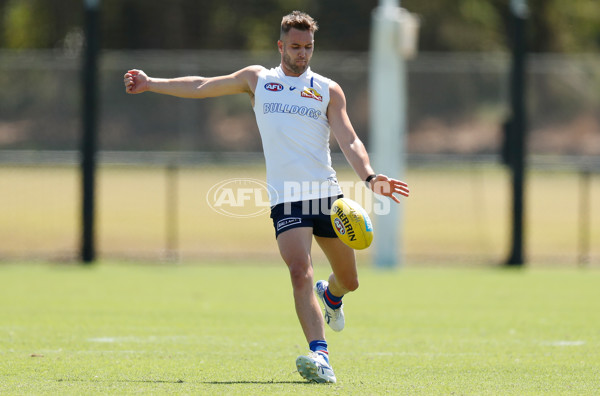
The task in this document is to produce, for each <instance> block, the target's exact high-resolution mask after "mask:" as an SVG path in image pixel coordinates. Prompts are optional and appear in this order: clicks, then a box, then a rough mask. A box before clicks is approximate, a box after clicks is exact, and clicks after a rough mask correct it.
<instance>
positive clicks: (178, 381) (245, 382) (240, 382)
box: [57, 378, 311, 385]
mask: <svg viewBox="0 0 600 396" xmlns="http://www.w3.org/2000/svg"><path fill="white" fill-rule="evenodd" d="M57 382H122V383H140V384H144V383H145V384H184V383H186V381H184V380H125V379H121V380H110V381H109V380H104V381H103V380H98V379H93V380H83V379H62V378H59V379H58V380H57ZM198 382H199V383H202V384H207V385H235V384H257V385H268V384H311V383H310V382H308V381H302V380H298V381H274V380H271V381H243V380H241V381H198ZM188 383H197V381H191V382H188Z"/></svg>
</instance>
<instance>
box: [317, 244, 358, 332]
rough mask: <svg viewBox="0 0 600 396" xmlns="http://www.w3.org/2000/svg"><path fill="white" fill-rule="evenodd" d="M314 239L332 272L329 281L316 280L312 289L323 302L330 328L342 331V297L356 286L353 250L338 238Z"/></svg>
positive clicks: (343, 323)
mask: <svg viewBox="0 0 600 396" xmlns="http://www.w3.org/2000/svg"><path fill="white" fill-rule="evenodd" d="M315 239H316V241H317V243H318V244H319V246H320V247H321V249H322V250H323V252H325V255H326V256H327V259H328V260H329V263H330V264H331V269H332V270H333V273H332V274H331V275H330V276H329V281H324V280H320V281H318V282H317V283H316V285H315V288H314V289H315V292H316V294H317V296H318V297H319V299H320V300H321V302H322V303H323V307H324V318H325V321H326V322H327V324H329V327H331V329H332V330H334V331H342V330H343V329H344V326H345V318H344V311H343V308H342V307H343V304H342V297H344V295H345V294H346V293H348V292H351V291H354V290H356V289H357V288H358V272H357V270H356V258H355V256H354V250H352V248H350V247H348V246H346V245H345V244H344V243H343V242H342V241H340V240H339V239H338V238H324V237H315Z"/></svg>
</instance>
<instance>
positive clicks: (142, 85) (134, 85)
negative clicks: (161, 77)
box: [123, 69, 148, 94]
mask: <svg viewBox="0 0 600 396" xmlns="http://www.w3.org/2000/svg"><path fill="white" fill-rule="evenodd" d="M123 82H124V83H125V92H127V93H128V94H139V93H142V92H146V91H147V90H148V76H147V75H146V73H144V72H143V71H141V70H136V69H133V70H128V71H127V73H125V76H123Z"/></svg>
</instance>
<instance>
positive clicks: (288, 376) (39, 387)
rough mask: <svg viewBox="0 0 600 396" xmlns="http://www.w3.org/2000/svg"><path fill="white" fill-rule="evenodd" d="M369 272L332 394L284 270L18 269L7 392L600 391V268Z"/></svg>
mask: <svg viewBox="0 0 600 396" xmlns="http://www.w3.org/2000/svg"><path fill="white" fill-rule="evenodd" d="M315 266H316V268H315V271H316V274H317V276H318V277H324V276H326V275H327V274H328V270H327V267H326V266H325V265H324V264H323V263H322V262H320V261H319V262H316V263H315ZM360 273H361V287H360V288H359V289H358V290H357V291H356V292H355V293H353V294H350V295H348V296H347V297H346V298H345V304H346V305H345V311H346V316H347V321H346V324H347V327H346V329H345V330H344V331H343V332H341V333H333V332H331V331H329V330H328V331H327V337H328V341H329V344H330V352H331V361H332V364H333V367H334V369H335V370H336V375H337V377H338V383H337V384H335V385H317V384H308V383H305V382H304V381H303V380H302V378H301V377H300V376H299V375H298V373H297V372H296V371H295V366H294V360H295V358H296V356H297V355H299V354H302V353H305V351H306V343H305V340H304V339H303V336H302V334H301V330H300V327H299V325H298V323H297V319H296V317H295V313H294V311H293V303H292V298H291V287H290V285H289V280H288V275H287V270H286V269H285V268H283V265H264V264H263V265H258V263H250V262H247V263H246V265H235V264H232V263H228V262H208V263H203V264H202V265H172V266H168V265H150V264H148V265H132V264H125V263H117V262H101V263H99V264H98V265H96V266H93V267H87V268H86V267H81V266H75V265H49V264H25V263H21V264H7V263H5V264H2V265H1V266H0V394H7V395H12V394H53V395H55V394H86V395H87V394H119V395H120V394H133V393H138V394H209V395H213V394H214V395H221V394H243V395H256V394H277V395H279V394H314V393H315V392H318V393H325V394H354V395H379V394H407V395H436V394H443V395H451V394H460V395H468V394H476V395H571V394H572V395H593V394H599V393H600V377H599V375H598V373H600V332H599V331H598V329H599V328H600V315H598V312H600V291H599V290H600V289H599V288H598V285H599V284H600V272H598V271H594V270H587V271H586V270H573V269H533V270H531V269H530V270H523V271H519V270H500V269H451V270H449V269H428V270H425V269H414V268H413V269H405V270H401V271H395V272H380V271H375V270H373V269H370V268H368V267H361V269H360Z"/></svg>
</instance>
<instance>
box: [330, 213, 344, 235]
mask: <svg viewBox="0 0 600 396" xmlns="http://www.w3.org/2000/svg"><path fill="white" fill-rule="evenodd" d="M333 222H334V223H335V228H337V230H338V231H339V233H340V234H341V235H344V234H345V233H346V227H344V224H343V223H342V220H340V219H339V218H337V217H336V218H335V219H333Z"/></svg>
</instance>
